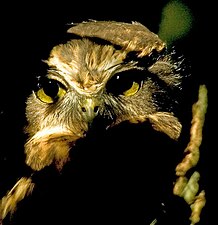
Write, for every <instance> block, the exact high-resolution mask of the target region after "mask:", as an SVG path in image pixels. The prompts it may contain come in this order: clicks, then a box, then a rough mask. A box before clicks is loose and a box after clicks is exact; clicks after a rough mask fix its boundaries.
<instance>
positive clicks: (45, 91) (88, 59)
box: [1, 21, 187, 222]
mask: <svg viewBox="0 0 218 225" xmlns="http://www.w3.org/2000/svg"><path fill="white" fill-rule="evenodd" d="M68 33H69V35H70V36H69V37H70V39H69V41H68V42H66V43H62V44H60V45H57V46H55V47H54V48H53V49H52V50H51V52H50V55H49V57H48V59H46V60H44V61H43V63H46V64H47V65H48V70H47V74H44V75H42V76H40V78H39V80H38V85H37V88H36V89H35V90H34V91H33V93H32V94H30V96H29V97H28V99H27V102H26V117H27V125H26V126H25V132H26V133H27V134H28V140H27V141H26V143H25V146H24V148H25V153H26V164H27V165H28V166H29V167H30V168H31V171H32V174H37V173H39V174H40V172H41V171H43V170H46V169H47V168H49V167H50V166H51V165H55V167H56V168H57V169H58V171H65V170H67V169H65V166H66V165H68V164H67V163H68V161H70V160H72V157H71V154H73V152H74V151H76V149H77V148H78V146H79V147H81V146H82V147H84V148H83V149H85V153H86V154H87V155H88V156H91V155H92V153H93V155H94V156H91V157H90V160H91V161H89V160H88V159H87V156H86V157H85V160H84V161H85V162H87V164H88V165H87V166H86V167H85V168H86V170H87V171H88V170H89V168H88V167H89V166H90V171H92V172H93V173H96V172H97V170H95V169H96V167H97V165H98V166H100V165H101V166H102V167H101V168H99V171H101V169H103V168H104V170H105V171H107V169H106V167H107V166H108V171H109V170H110V172H111V171H113V165H114V170H115V169H118V168H119V169H120V171H118V172H117V173H118V174H119V175H116V172H115V171H113V173H112V174H113V176H114V178H115V179H117V185H118V186H117V187H118V189H119V185H120V187H121V186H122V188H123V189H125V187H126V186H125V185H124V184H122V182H121V181H120V180H119V179H121V180H122V179H123V178H122V176H124V177H125V176H127V175H126V174H125V173H123V172H124V171H128V172H129V176H130V177H131V178H132V179H133V180H132V182H136V180H137V179H136V178H139V177H140V178H139V179H143V178H142V177H141V172H142V173H145V174H146V171H148V170H149V168H150V164H149V163H148V161H149V160H152V161H153V164H154V167H155V169H154V170H155V171H156V172H155V174H156V175H154V176H153V175H152V174H149V175H147V176H145V180H146V182H147V183H146V182H140V184H144V183H146V185H145V186H146V187H148V186H149V188H148V189H149V191H151V190H152V189H153V187H152V182H153V185H156V187H155V190H156V189H158V190H159V186H158V185H160V184H159V183H158V182H157V183H156V184H155V182H156V181H155V180H156V176H157V175H158V174H159V175H160V176H162V175H163V174H164V171H165V169H166V168H169V165H171V164H169V165H168V166H166V167H165V169H164V170H163V171H162V169H163V167H164V164H165V161H164V160H167V159H169V157H168V156H167V154H168V153H169V151H171V150H170V147H169V146H170V145H171V144H169V140H172V142H173V143H174V141H176V140H178V138H179V136H180V132H181V128H182V125H181V123H180V121H179V119H178V118H177V116H176V115H175V111H176V107H177V106H178V102H177V100H178V98H177V97H178V96H179V93H180V91H181V82H182V79H183V76H184V74H181V73H184V69H183V60H182V59H181V58H176V57H175V52H174V51H168V49H167V48H166V44H165V43H164V42H163V41H162V40H161V39H160V38H159V37H158V36H157V35H156V34H154V33H152V32H151V31H149V30H148V29H147V28H146V27H144V26H143V25H141V24H140V23H136V22H134V23H130V24H128V23H118V22H114V21H108V22H107V21H90V22H83V23H81V24H76V25H74V26H72V27H71V28H70V29H69V30H68ZM71 35H72V36H71ZM186 75H187V74H186ZM96 124H97V126H98V125H99V124H100V131H98V132H99V133H98V132H96V133H94V134H91V137H92V138H93V139H92V138H91V139H89V137H90V133H92V132H93V130H94V132H95V131H96V130H95V129H94V128H93V127H95V126H96ZM126 124H128V125H127V127H126ZM146 124H149V129H147V125H146ZM136 125H137V126H138V127H140V129H138V128H137V129H136V128H135V127H136ZM122 126H124V130H122V134H121V133H119V131H120V130H119V129H120V127H122ZM131 126H132V128H131V129H132V130H131V129H130V127H131ZM141 127H144V128H143V129H145V130H146V131H148V130H149V131H151V130H152V129H153V131H154V134H152V135H151V136H149V135H147V136H145V141H150V145H148V146H145V147H140V146H141V144H142V143H144V140H143V137H142V136H143V135H144V132H145V130H143V129H142V130H143V132H141V131H142V130H141ZM111 130H114V132H115V135H114V134H113V135H108V136H107V135H106V136H107V138H106V139H105V136H104V135H103V134H102V132H108V133H109V134H111V133H110V132H111ZM139 131H140V132H141V133H140V132H139ZM131 132H132V133H131ZM137 132H139V133H137ZM95 134H96V135H97V134H98V135H99V134H101V135H102V136H101V135H100V139H101V138H102V139H101V140H100V139H97V138H95ZM139 134H140V135H139ZM145 134H146V132H145ZM141 135H142V136H141ZM156 135H157V137H160V136H161V135H163V137H164V138H163V137H162V136H161V137H160V138H161V141H160V142H159V141H158V142H156ZM159 135H160V136H159ZM108 137H109V140H108ZM148 137H150V138H151V137H152V138H151V140H148V139H149V138H148ZM110 138H113V139H115V140H116V141H114V140H110ZM134 138H136V140H134ZM163 139H164V140H165V139H166V140H167V141H166V143H167V144H166V146H164V145H162V141H163ZM87 140H88V141H87ZM90 140H91V142H90ZM96 140H97V141H99V143H95V141H96ZM103 140H104V141H105V145H106V146H102V142H103ZM106 140H107V141H106ZM139 140H140V141H139ZM83 141H84V143H86V141H87V143H88V144H87V143H86V144H84V146H83V144H82V143H83ZM119 141H121V142H120V143H119ZM135 141H136V143H134V142H135ZM152 141H154V143H153V144H151V142H152ZM90 143H92V144H90ZM96 146H98V147H96ZM161 147H165V149H164V151H163V149H159V150H160V153H157V152H158V148H161ZM108 148H110V149H108ZM134 148H135V149H134ZM96 149H97V150H96ZM83 151H84V150H83ZM146 151H147V152H146ZM96 152H97V153H98V154H100V155H101V156H102V158H101V159H100V156H99V158H98V159H96V157H95V156H96V155H95V154H96ZM101 152H105V154H103V155H102V153H101ZM133 152H134V154H135V155H137V157H135V156H133V155H134V154H133ZM125 154H127V155H128V157H127V158H125ZM157 154H158V155H159V156H161V157H160V158H159V159H158V158H157ZM146 156H147V157H148V158H146ZM116 157H117V161H116V160H115V161H114V158H116ZM122 157H123V159H122ZM143 157H144V158H145V161H143V162H142V158H143ZM150 157H151V158H150ZM162 157H163V158H162ZM136 158H138V159H139V161H140V163H139V164H140V165H142V166H138V162H137V160H136ZM118 159H119V160H118ZM124 159H125V160H124ZM101 160H102V161H103V162H102V163H100V162H99V161H101ZM131 160H132V161H131ZM72 161H73V162H72V164H73V163H75V159H73V160H72ZM88 161H89V162H88ZM104 162H105V165H103V164H104ZM110 162H111V163H112V164H111V165H110ZM92 163H96V164H97V165H96V167H95V169H94V170H93V169H91V166H93V165H92ZM122 163H124V164H125V166H123V168H122V166H121V165H122ZM143 163H145V164H146V166H145V165H144V164H143ZM166 163H167V162H166ZM128 164H129V165H128ZM172 164H173V165H174V162H173V161H172ZM106 165H107V166H106ZM157 165H158V166H157ZM173 165H172V170H171V171H170V174H171V175H170V176H169V180H167V181H166V183H165V185H166V186H167V185H169V186H170V185H171V184H170V182H171V181H172V180H171V178H172V177H171V176H172V174H173V171H174V167H173ZM128 166H130V167H131V166H133V169H132V171H134V172H133V173H134V174H135V175H134V174H131V170H130V169H128ZM162 166H163V167H162ZM156 167H157V168H156ZM161 167H162V168H161ZM109 168H110V169H109ZM87 171H83V172H82V174H83V175H84V174H85V175H84V176H83V178H84V179H88V180H89V179H91V178H89V176H88V175H90V176H91V177H92V176H93V174H92V172H90V171H89V172H87ZM99 171H98V172H97V174H98V176H94V177H95V179H94V180H95V181H96V180H98V182H97V183H98V185H99V184H102V183H101V182H100V180H101V179H102V182H106V183H107V182H109V184H108V188H109V189H113V188H114V187H113V186H110V185H112V183H111V182H112V179H111V177H110V176H112V175H110V173H109V172H108V171H107V172H106V174H107V175H108V176H109V177H110V178H109V177H107V178H105V177H104V176H105V173H103V172H102V173H100V172H99ZM121 171H122V172H121ZM139 171H140V173H139ZM63 173H64V172H63ZM137 173H138V174H137ZM87 174H88V175H87ZM124 174H125V175H124ZM139 174H140V175H139ZM165 175H166V174H165ZM32 176H33V177H34V175H32ZM76 177H77V176H76ZM152 177H153V178H154V179H152V180H150V178H152ZM164 177H165V176H164ZM166 177H167V175H166ZM74 178H75V177H74ZM92 178H93V177H92ZM162 178H163V177H162ZM68 179H70V178H68ZM33 180H34V179H33ZM36 180H37V179H36ZM78 180H79V181H78ZM78 180H77V179H73V180H72V181H71V183H73V182H78V183H80V182H81V180H80V179H78ZM127 180H128V179H125V182H124V183H125V184H126V185H127V186H128V185H130V184H129V183H128V182H127ZM130 180H131V179H130ZM137 182H138V181H137ZM137 182H136V183H137ZM82 184H83V185H90V186H91V187H88V186H87V189H89V190H94V189H95V188H97V186H95V188H93V189H92V182H91V183H89V182H88V181H87V182H82V183H81V184H80V185H78V186H77V185H73V187H74V188H75V190H73V191H75V192H76V191H78V190H79V189H80V188H81V187H82V186H83V185H82ZM132 185H133V183H131V185H130V186H131V187H132ZM66 186H68V185H66ZM103 186H104V187H105V186H107V185H103ZM133 186H134V185H133ZM150 187H151V188H150ZM77 188H78V189H77ZM140 188H141V187H140ZM36 189H37V185H36ZM55 190H56V191H57V189H55ZM66 190H67V191H68V192H69V191H70V190H69V188H67V189H66ZM102 190H103V189H102ZM102 190H101V191H102ZM105 190H106V189H105ZM137 190H138V188H135V187H134V188H133V191H134V192H137ZM62 191H63V190H62ZM80 191H81V190H80ZM86 191H87V190H86ZM108 191H109V190H107V191H106V192H107V193H104V194H105V195H108V196H111V197H112V199H113V200H114V201H115V199H116V198H119V197H118V196H119V194H121V193H122V192H119V194H118V195H116V194H115V192H112V193H113V194H114V196H112V195H113V194H111V193H110V191H109V192H108ZM141 191H142V190H141V189H140V193H141ZM29 192H30V191H29V190H28V187H27V189H26V190H25V191H24V193H22V197H21V199H22V198H23V196H26V195H27V194H28V193H29ZM97 192H98V191H96V190H95V191H94V194H95V195H96V194H97ZM124 192H125V191H124ZM142 192H143V191H142ZM81 193H82V191H81ZM81 193H80V194H78V195H79V196H80V197H81V196H82V195H81ZM88 193H89V192H88ZM125 193H126V192H125ZM71 194H72V196H74V194H75V195H76V193H71ZM90 194H91V195H92V194H93V193H91V191H90ZM126 194H127V193H126ZM147 195H150V193H146V195H144V197H143V201H146V196H147ZM64 196H65V197H66V196H68V194H64ZM85 196H86V197H87V196H88V195H87V194H86V195H85ZM126 197H127V198H128V196H126ZM75 198H76V197H75ZM84 198H85V197H84ZM137 198H139V195H137ZM149 198H150V197H149ZM21 199H20V198H19V199H16V200H14V201H15V202H14V206H10V207H5V209H4V210H3V211H2V212H3V213H2V212H1V214H2V217H3V218H4V217H5V216H6V215H7V213H8V212H9V211H10V210H11V211H13V208H15V207H16V204H17V202H19V201H20V200H21ZM70 199H71V200H72V201H74V200H75V199H74V198H70ZM94 199H95V198H91V200H92V201H94ZM96 199H97V202H98V203H99V199H100V197H98V198H97V197H96ZM108 199H109V197H108ZM108 199H107V200H108ZM82 200H84V199H82ZM89 200H90V199H89ZM75 202H77V203H78V202H80V201H79V200H78V199H77V200H75ZM100 202H101V201H100ZM149 202H150V203H151V202H152V201H149ZM154 202H155V200H154ZM62 203H63V201H62ZM135 203H136V202H135V200H134V201H132V204H135ZM85 204H87V202H86V203H85ZM93 204H94V203H93ZM100 204H102V202H101V203H100ZM81 205H82V204H81ZM140 205H141V203H140ZM88 206H89V207H91V204H90V202H89V203H88ZM79 207H81V206H79ZM120 207H122V206H120ZM100 208H101V207H100ZM100 208H99V209H100ZM118 208H119V207H118ZM151 208H152V206H151ZM125 209H127V208H125ZM137 209H139V208H137ZM148 209H149V207H148V208H147V210H148ZM101 210H102V209H101ZM107 210H109V208H107ZM116 210H117V211H118V209H117V208H116ZM69 211H70V209H68V210H67V212H68V213H69ZM121 211H122V213H124V210H121ZM127 211H128V210H127ZM139 211H140V210H139ZM139 211H138V212H139ZM148 211H149V210H148ZM86 212H87V211H86ZM101 212H102V211H101ZM62 213H63V211H62ZM72 213H73V212H72ZM92 213H93V211H92ZM124 214H125V213H124ZM105 215H107V216H108V214H105ZM151 218H152V216H151ZM151 218H149V219H151ZM87 221H88V220H87ZM87 221H86V222H87ZM111 222H112V221H111ZM120 222H121V221H120ZM150 222H151V221H150Z"/></svg>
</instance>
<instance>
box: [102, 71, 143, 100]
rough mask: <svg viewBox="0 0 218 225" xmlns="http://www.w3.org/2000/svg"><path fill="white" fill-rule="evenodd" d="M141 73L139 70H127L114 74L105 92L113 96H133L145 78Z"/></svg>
mask: <svg viewBox="0 0 218 225" xmlns="http://www.w3.org/2000/svg"><path fill="white" fill-rule="evenodd" d="M143 72H144V71H141V70H127V71H123V72H120V73H117V74H115V75H114V76H113V77H112V78H111V79H110V80H109V81H108V83H107V85H106V90H107V92H109V93H112V94H113V95H115V96H118V95H124V96H126V97H129V96H133V95H135V94H136V93H137V92H138V91H139V89H140V88H141V86H142V84H143V80H144V79H145V78H146V77H145V74H144V73H143Z"/></svg>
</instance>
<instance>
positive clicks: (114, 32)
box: [67, 21, 165, 57]
mask: <svg viewBox="0 0 218 225" xmlns="http://www.w3.org/2000/svg"><path fill="white" fill-rule="evenodd" d="M67 32H68V33H73V34H76V35H79V36H81V37H95V38H101V39H103V40H106V41H109V42H111V43H112V44H114V45H118V46H121V47H122V48H125V50H126V51H129V52H131V51H135V52H138V56H139V57H143V56H145V55H148V54H149V53H151V51H152V50H154V49H155V50H156V51H158V52H159V51H161V50H162V49H163V48H164V47H165V43H164V42H163V41H162V40H161V39H160V38H159V37H158V35H156V34H155V33H153V32H151V31H150V30H149V29H148V28H146V27H145V26H143V25H142V24H140V23H138V22H132V23H123V22H115V21H89V22H83V23H79V24H75V25H74V26H72V27H71V28H69V29H68V31H67Z"/></svg>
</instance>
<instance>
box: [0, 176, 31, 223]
mask: <svg viewBox="0 0 218 225" xmlns="http://www.w3.org/2000/svg"><path fill="white" fill-rule="evenodd" d="M33 188H34V183H32V180H31V178H26V177H22V178H20V179H19V180H18V181H17V183H16V184H15V185H14V187H13V188H12V189H11V190H10V191H9V192H8V193H7V194H6V195H5V196H4V197H3V198H2V199H1V200H0V225H1V224H2V221H3V219H4V218H5V217H6V216H7V214H8V213H10V214H12V213H13V212H14V211H15V210H16V207H17V204H18V203H19V202H20V201H21V200H22V199H24V198H25V197H26V196H28V195H29V194H30V193H31V192H32V190H33Z"/></svg>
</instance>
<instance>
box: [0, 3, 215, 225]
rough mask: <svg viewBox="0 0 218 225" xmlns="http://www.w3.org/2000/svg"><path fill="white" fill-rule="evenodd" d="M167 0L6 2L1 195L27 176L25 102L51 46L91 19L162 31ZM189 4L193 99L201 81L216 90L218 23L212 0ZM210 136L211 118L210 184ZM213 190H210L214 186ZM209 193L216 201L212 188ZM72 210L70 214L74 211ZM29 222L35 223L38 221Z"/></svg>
mask: <svg viewBox="0 0 218 225" xmlns="http://www.w3.org/2000/svg"><path fill="white" fill-rule="evenodd" d="M167 2H168V1H157V0H156V1H141V2H137V1H135V2H131V3H129V2H127V1H126V2H123V3H122V2H120V3H119V5H117V4H118V2H115V3H113V4H112V2H108V1H101V2H99V3H97V2H96V3H95V2H91V1H89V2H76V1H66V2H65V1H60V2H55V1H53V2H46V1H45V2H43V3H40V2H38V1H36V2H34V1H29V2H27V3H24V2H19V3H17V2H15V3H14V2H8V3H6V4H5V5H4V6H1V90H0V94H1V105H0V110H1V115H0V123H1V127H0V129H1V136H2V146H1V149H0V157H1V158H0V169H1V172H0V176H1V177H0V187H1V188H0V190H1V192H2V194H1V196H2V195H3V193H5V191H6V190H7V189H8V187H11V185H13V184H14V181H15V180H16V179H17V177H19V176H21V175H22V173H23V170H22V169H24V171H25V168H24V167H25V166H24V165H23V162H24V155H23V149H22V145H23V140H24V136H23V132H22V127H23V125H24V123H25V122H24V121H25V111H24V110H25V100H26V97H27V96H28V95H29V94H30V92H31V89H32V86H31V85H32V80H33V78H34V77H35V76H36V75H38V74H39V73H40V72H41V70H42V68H41V59H46V57H47V56H48V53H49V51H50V49H51V48H52V47H53V46H54V45H56V44H58V43H60V42H61V41H62V40H63V39H64V38H65V33H66V30H67V28H68V26H67V24H69V23H71V22H75V23H77V22H81V21H86V20H88V19H95V20H117V21H123V22H131V21H138V22H141V23H142V24H144V25H146V26H147V27H148V28H149V29H150V30H152V31H153V32H155V33H157V32H158V30H159V24H160V20H161V10H162V8H163V6H164V5H165V4H166V3H167ZM183 2H184V3H185V4H187V5H188V6H189V7H190V9H191V12H192V13H193V16H194V23H193V27H192V29H191V31H190V33H189V35H187V36H186V37H185V38H184V39H182V40H180V41H179V42H178V43H177V44H178V47H179V48H180V50H182V51H183V52H184V54H185V55H186V56H187V58H189V59H190V60H191V64H192V71H193V80H194V82H193V85H194V86H193V87H191V88H190V90H188V92H189V93H188V95H190V99H195V97H196V90H197V89H196V87H198V84H201V83H204V84H206V85H207V87H208V90H210V89H209V88H210V87H209V80H210V76H211V75H210V74H211V73H210V67H209V65H210V64H211V50H210V46H211V47H212V46H213V44H212V43H211V39H210V37H209V36H208V33H210V32H209V24H210V23H212V21H211V20H210V17H209V16H208V15H209V14H210V13H209V11H208V10H209V7H208V5H209V4H208V5H205V3H201V2H197V3H196V1H183ZM209 94H210V92H209ZM189 110H190V108H189V107H187V112H185V115H184V117H185V116H186V113H187V114H189V113H190V111H189ZM208 113H209V108H208ZM208 113H207V116H208ZM208 139H209V131H208V117H207V118H206V123H205V128H204V142H203V144H202V151H203V153H202V156H201V159H202V162H201V163H202V166H203V167H204V170H203V172H202V174H203V178H204V185H207V184H208V185H209V177H208V174H209V173H210V171H209V147H208V143H209V140H208ZM25 172H26V171H25ZM2 184H3V185H2ZM207 188H208V190H209V187H207ZM61 190H62V189H61ZM67 190H68V189H67ZM207 194H208V199H209V200H208V202H209V203H210V192H209V193H207ZM33 201H34V200H33ZM47 205H49V204H47ZM55 212H56V211H55ZM67 212H68V213H69V211H67ZM207 213H208V206H207V208H206V210H205V212H204V214H203V216H204V218H203V219H202V221H201V223H202V225H204V224H205V225H206V224H207V222H208V215H207ZM21 217H22V216H21ZM18 221H19V218H18ZM29 224H34V223H33V221H32V223H29ZM47 224H49V223H47ZM208 224H209V223H208Z"/></svg>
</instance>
